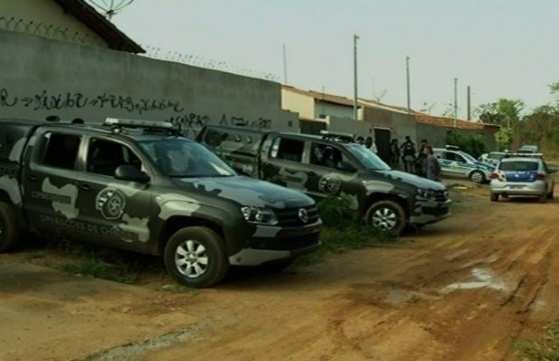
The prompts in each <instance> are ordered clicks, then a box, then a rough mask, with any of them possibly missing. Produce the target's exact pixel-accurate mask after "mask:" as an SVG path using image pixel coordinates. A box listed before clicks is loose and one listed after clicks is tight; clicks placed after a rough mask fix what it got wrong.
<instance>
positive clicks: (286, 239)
mask: <svg viewBox="0 0 559 361" xmlns="http://www.w3.org/2000/svg"><path fill="white" fill-rule="evenodd" d="M321 225H322V222H320V221H318V222H316V223H313V224H311V225H307V226H304V227H293V228H281V227H268V226H258V229H257V231H256V233H255V234H254V236H253V238H252V239H251V240H250V241H249V246H248V247H247V248H244V249H242V250H240V251H239V252H237V253H236V254H234V255H232V256H230V257H229V264H231V265H234V266H260V265H262V264H265V263H268V262H272V261H278V260H283V259H289V258H295V257H297V256H299V255H301V254H304V253H308V252H312V251H313V250H315V249H317V248H318V247H320V226H321Z"/></svg>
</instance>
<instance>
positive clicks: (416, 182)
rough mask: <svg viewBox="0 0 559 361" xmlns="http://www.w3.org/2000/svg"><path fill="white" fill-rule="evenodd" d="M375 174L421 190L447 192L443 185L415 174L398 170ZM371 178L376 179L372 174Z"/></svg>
mask: <svg viewBox="0 0 559 361" xmlns="http://www.w3.org/2000/svg"><path fill="white" fill-rule="evenodd" d="M374 173H376V176H377V177H378V174H381V175H383V176H384V177H386V178H387V179H390V180H395V181H399V182H402V183H405V184H409V185H412V186H414V187H417V188H421V189H431V190H436V191H444V190H446V187H445V186H444V185H443V184H442V183H439V182H435V181H432V180H430V179H427V178H422V177H418V176H416V175H415V174H411V173H406V172H401V171H398V170H383V171H374ZM371 177H374V176H373V173H372V172H371Z"/></svg>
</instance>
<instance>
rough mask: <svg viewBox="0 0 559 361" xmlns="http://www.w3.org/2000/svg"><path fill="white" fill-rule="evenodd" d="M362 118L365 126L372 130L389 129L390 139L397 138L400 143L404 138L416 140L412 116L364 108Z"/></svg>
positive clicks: (380, 109) (414, 123)
mask: <svg viewBox="0 0 559 361" xmlns="http://www.w3.org/2000/svg"><path fill="white" fill-rule="evenodd" d="M363 118H364V121H365V122H366V123H367V124H369V125H370V126H372V127H374V128H387V129H390V131H391V136H392V138H397V139H398V141H399V142H400V143H402V142H403V141H404V139H405V137H406V136H409V137H411V139H416V138H418V136H417V134H416V121H415V117H414V116H413V115H410V114H406V113H402V112H395V111H390V110H386V109H382V108H374V107H365V108H364V111H363Z"/></svg>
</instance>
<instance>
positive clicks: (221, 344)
mask: <svg viewBox="0 0 559 361" xmlns="http://www.w3.org/2000/svg"><path fill="white" fill-rule="evenodd" d="M455 198H456V199H457V201H458V202H457V204H456V205H455V207H454V213H455V214H454V216H453V217H452V218H450V219H448V220H447V221H445V222H444V223H441V224H438V225H434V226H432V227H428V228H426V229H425V230H423V231H421V232H420V233H418V234H415V235H410V236H407V237H405V238H404V239H403V240H402V241H401V242H400V243H398V244H396V245H392V246H385V247H375V248H368V249H364V250H358V251H353V252H350V253H346V254H342V255H336V256H332V257H329V258H328V259H327V261H326V262H324V263H321V264H317V265H314V266H311V267H308V268H301V269H296V270H294V271H291V272H288V273H284V274H277V275H270V274H265V275H262V274H261V275H256V274H254V272H243V273H242V274H239V275H237V276H236V277H233V279H230V280H229V281H228V282H227V283H226V284H224V285H223V286H221V287H219V288H217V289H213V290H203V291H196V292H186V293H184V292H168V291H162V290H161V287H160V286H161V284H158V283H157V282H155V283H150V284H147V285H143V286H141V287H140V286H121V285H119V284H116V283H112V282H106V281H95V280H87V281H83V280H81V282H80V279H77V280H76V279H75V277H73V276H72V277H70V276H66V275H63V276H62V275H60V276H56V277H60V279H59V280H58V281H56V277H54V278H51V279H49V278H46V279H45V280H44V282H45V283H46V282H51V283H52V284H51V285H45V284H42V287H44V289H42V290H41V289H38V288H37V287H35V288H33V287H32V288H28V287H27V288H26V286H25V284H26V282H31V283H32V282H36V281H32V277H31V279H30V277H29V275H28V276H27V277H23V276H22V275H21V274H20V276H21V277H22V279H21V280H20V281H19V283H18V282H15V281H12V282H8V283H7V284H4V285H2V286H0V299H1V300H2V302H0V360H3V361H4V360H6V361H12V360H26V361H31V360H88V361H104V360H119V361H120V360H133V361H136V360H143V361H148V360H150V361H152V360H153V361H167V360H169V361H171V360H190V361H196V360H278V361H279V360H282V361H285V360H305V361H307V360H320V361H326V360H344V361H345V360H348V361H349V360H383V361H390V360H398V361H400V360H402V361H404V360H410V361H411V360H457V361H460V360H472V361H473V360H511V359H514V354H513V351H512V347H511V346H512V344H513V342H514V341H515V340H516V339H517V338H519V337H528V336H533V335H535V336H538V335H540V334H541V330H542V327H543V326H544V325H545V324H547V323H548V322H549V321H552V320H557V319H559V308H558V307H557V303H558V301H559V279H557V278H554V277H553V275H555V274H558V273H559V254H558V251H559V245H558V241H559V203H558V202H552V203H547V204H541V203H537V202H533V201H522V200H519V201H503V202H500V203H497V204H491V203H490V202H489V199H488V195H487V189H484V188H480V189H474V190H469V191H463V192H460V193H455ZM19 260H20V258H18V256H17V255H7V256H0V263H5V262H10V261H12V262H16V263H17V262H19ZM35 271H37V270H35ZM9 275H10V271H9V269H5V270H3V268H1V267H0V279H6V277H8V276H9ZM68 277H70V279H69V280H68V279H67V278H68ZM11 279H12V280H13V279H14V278H13V277H12V278H11ZM2 282H4V281H2ZM57 282H63V285H64V286H61V285H60V284H57ZM96 282H100V284H97V283H96ZM55 285H57V286H55ZM56 287H58V288H56ZM61 287H62V288H61ZM84 288H85V289H86V290H87V289H89V290H90V291H89V292H85V291H84ZM62 289H63V290H64V294H65V296H64V297H62V296H60V294H58V296H56V298H57V299H56V300H52V298H53V297H55V296H53V293H52V292H53V291H54V292H62V291H61V290H62ZM57 290H58V291H57ZM103 290H104V291H103ZM80 292H81V294H79V295H78V296H76V293H80ZM53 303H54V304H56V310H55V311H53V309H52V307H53ZM41 307H43V308H41ZM17 312H20V315H21V316H20V317H17V314H18V313H17ZM72 312H74V313H75V314H74V315H72ZM41 314H42V315H48V314H52V315H53V316H55V317H54V319H53V318H47V317H46V316H45V317H44V319H41V322H34V321H33V316H34V315H41ZM6 315H7V316H6ZM7 322H9V323H7ZM38 350H41V351H40V352H38Z"/></svg>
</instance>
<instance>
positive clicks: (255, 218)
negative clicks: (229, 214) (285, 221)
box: [241, 206, 278, 226]
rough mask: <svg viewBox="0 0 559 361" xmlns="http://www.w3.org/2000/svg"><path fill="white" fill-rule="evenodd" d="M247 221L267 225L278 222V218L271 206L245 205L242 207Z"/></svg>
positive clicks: (273, 224)
mask: <svg viewBox="0 0 559 361" xmlns="http://www.w3.org/2000/svg"><path fill="white" fill-rule="evenodd" d="M241 213H242V214H243V217H244V219H245V221H247V222H249V223H254V224H262V225H266V226H275V225H276V224H278V218H277V217H276V214H275V213H274V211H273V210H271V209H269V208H261V207H251V206H245V207H242V208H241Z"/></svg>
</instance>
